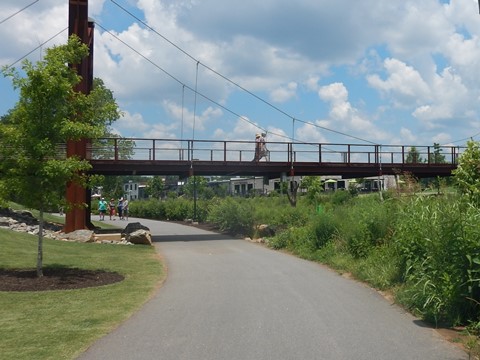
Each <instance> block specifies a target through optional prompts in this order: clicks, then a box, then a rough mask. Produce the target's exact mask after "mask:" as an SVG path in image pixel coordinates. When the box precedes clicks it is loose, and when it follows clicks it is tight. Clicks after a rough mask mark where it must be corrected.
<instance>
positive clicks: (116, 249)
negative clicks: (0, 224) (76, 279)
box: [0, 229, 165, 359]
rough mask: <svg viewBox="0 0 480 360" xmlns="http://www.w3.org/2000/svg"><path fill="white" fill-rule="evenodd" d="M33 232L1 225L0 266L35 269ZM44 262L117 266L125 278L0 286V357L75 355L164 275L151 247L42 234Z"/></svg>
mask: <svg viewBox="0 0 480 360" xmlns="http://www.w3.org/2000/svg"><path fill="white" fill-rule="evenodd" d="M37 240H38V238H37V237H36V236H32V235H28V234H24V233H16V232H13V231H10V230H6V229H0V268H4V269H9V268H14V269H15V268H32V269H33V268H35V267H36V258H37ZM43 264H44V266H51V265H62V266H67V267H77V268H81V269H89V270H94V269H103V270H108V271H116V272H118V273H120V274H122V275H124V276H125V280H124V281H121V282H119V283H116V284H112V285H106V286H102V287H96V288H86V289H78V290H63V291H43V292H1V291H0V339H1V340H0V354H1V355H0V358H2V359H73V358H76V357H77V356H78V355H79V354H80V353H81V352H83V351H84V350H86V349H87V348H88V347H89V346H90V345H91V344H92V343H93V342H94V341H95V340H96V339H98V338H100V337H101V336H103V335H105V334H107V333H108V332H110V331H111V330H112V329H114V328H115V327H117V326H118V325H119V324H120V323H121V322H122V321H124V320H126V319H127V318H128V317H129V316H130V315H132V313H134V312H135V311H136V310H138V309H139V308H140V307H141V306H142V305H143V304H144V303H145V302H146V301H147V300H148V299H149V298H150V297H151V296H152V295H153V293H154V291H155V290H156V289H157V288H158V286H159V285H160V284H161V281H162V280H163V279H164V277H165V272H164V268H163V265H162V263H161V261H160V259H159V257H158V255H157V254H156V253H155V249H154V248H153V247H149V246H141V245H137V246H121V245H110V244H94V243H89V244H82V243H71V242H63V241H57V240H49V239H44V251H43Z"/></svg>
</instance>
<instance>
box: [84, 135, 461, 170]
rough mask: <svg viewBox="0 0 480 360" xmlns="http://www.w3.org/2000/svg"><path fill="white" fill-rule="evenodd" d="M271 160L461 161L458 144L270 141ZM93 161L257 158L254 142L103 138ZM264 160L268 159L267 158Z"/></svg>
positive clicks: (94, 144) (91, 152)
mask: <svg viewBox="0 0 480 360" xmlns="http://www.w3.org/2000/svg"><path fill="white" fill-rule="evenodd" d="M266 146H267V148H268V150H269V151H270V161H271V162H288V163H297V162H310V163H312V162H313V163H359V164H380V163H382V164H405V163H409V164H415V163H418V164H423V165H424V164H426V163H427V164H440V163H446V164H457V162H458V158H459V156H460V155H461V153H462V151H463V150H464V148H463V147H458V146H442V147H438V146H437V147H435V146H413V145H412V146H410V145H375V144H325V143H305V142H274V141H271V142H267V144H266ZM87 154H89V159H90V160H111V161H118V160H143V161H157V160H161V161H169V160H170V161H211V162H213V161H215V162H218V161H224V162H226V161H239V162H244V161H245V162H246V161H252V160H253V158H254V154H255V142H254V141H241V140H228V141H227V140H225V141H221V140H180V139H142V138H103V139H97V140H96V141H93V142H92V145H91V148H89V151H87ZM261 161H265V159H262V160H261Z"/></svg>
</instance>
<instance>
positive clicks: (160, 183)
mask: <svg viewBox="0 0 480 360" xmlns="http://www.w3.org/2000/svg"><path fill="white" fill-rule="evenodd" d="M164 190H165V179H164V178H163V177H160V176H154V177H151V178H150V179H148V181H147V189H146V192H147V195H149V196H151V197H153V198H155V199H160V198H161V197H162V195H163V192H164Z"/></svg>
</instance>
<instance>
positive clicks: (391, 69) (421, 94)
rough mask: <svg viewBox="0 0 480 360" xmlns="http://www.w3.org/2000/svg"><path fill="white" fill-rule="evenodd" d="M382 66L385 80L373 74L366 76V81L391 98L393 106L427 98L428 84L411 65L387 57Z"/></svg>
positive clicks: (407, 104)
mask: <svg viewBox="0 0 480 360" xmlns="http://www.w3.org/2000/svg"><path fill="white" fill-rule="evenodd" d="M384 67H385V71H386V72H387V78H386V79H385V80H382V79H381V78H380V76H379V75H377V74H374V75H370V76H367V81H368V83H369V84H370V86H372V87H373V88H375V89H377V90H379V91H380V92H381V93H383V94H385V95H387V96H388V97H389V98H391V99H392V102H393V103H394V105H395V106H401V107H405V106H411V104H412V103H413V104H415V103H419V102H422V101H426V100H428V99H429V96H430V88H429V86H428V85H427V84H426V83H425V81H424V80H423V79H422V76H421V74H420V73H419V72H418V71H416V70H415V69H414V68H413V67H412V66H408V65H407V64H405V63H404V62H402V61H400V60H398V59H391V58H388V59H385V61H384Z"/></svg>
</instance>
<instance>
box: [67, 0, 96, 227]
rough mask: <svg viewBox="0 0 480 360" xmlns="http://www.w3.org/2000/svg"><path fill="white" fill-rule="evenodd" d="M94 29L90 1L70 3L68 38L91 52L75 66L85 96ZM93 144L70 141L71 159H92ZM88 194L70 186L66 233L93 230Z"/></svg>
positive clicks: (90, 82)
mask: <svg viewBox="0 0 480 360" xmlns="http://www.w3.org/2000/svg"><path fill="white" fill-rule="evenodd" d="M93 30H94V24H93V22H90V21H88V0H69V17H68V36H69V37H70V36H71V35H73V34H75V35H77V36H78V37H79V38H80V40H81V41H82V42H83V43H85V44H87V45H88V47H89V50H90V53H89V55H88V57H87V58H85V59H83V60H82V62H81V63H80V64H78V65H73V66H74V68H75V69H76V71H77V74H78V75H80V76H81V81H80V83H79V84H78V85H77V87H76V89H75V90H76V91H79V92H82V93H84V94H89V93H90V90H91V89H92V86H93ZM89 143H90V140H87V139H82V140H79V141H72V140H70V141H68V142H67V157H71V156H78V157H80V158H81V159H86V158H88V156H87V148H90V147H89V146H88V145H89ZM87 193H88V192H87V190H86V189H85V188H83V187H81V186H79V185H77V184H74V183H70V184H67V190H66V198H67V201H68V203H69V204H73V207H72V208H71V209H70V210H68V211H67V212H66V214H65V227H64V231H65V232H67V233H68V232H71V231H74V230H79V229H85V228H87V227H90V225H91V224H90V211H89V209H85V208H84V207H83V204H85V203H87V204H90V198H88V199H87Z"/></svg>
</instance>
